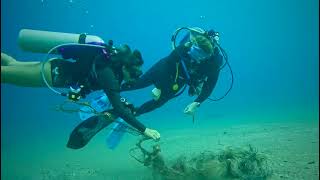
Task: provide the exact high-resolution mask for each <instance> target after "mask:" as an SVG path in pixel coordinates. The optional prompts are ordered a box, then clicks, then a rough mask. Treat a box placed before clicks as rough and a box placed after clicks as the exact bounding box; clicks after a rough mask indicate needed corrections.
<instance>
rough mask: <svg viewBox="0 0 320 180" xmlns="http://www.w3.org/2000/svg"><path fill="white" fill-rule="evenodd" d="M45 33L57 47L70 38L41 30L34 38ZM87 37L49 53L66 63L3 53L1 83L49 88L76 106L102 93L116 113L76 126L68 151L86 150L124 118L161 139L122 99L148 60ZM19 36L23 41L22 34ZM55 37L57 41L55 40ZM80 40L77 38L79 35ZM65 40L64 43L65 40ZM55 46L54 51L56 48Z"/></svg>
mask: <svg viewBox="0 0 320 180" xmlns="http://www.w3.org/2000/svg"><path fill="white" fill-rule="evenodd" d="M32 31H33V30H32ZM31 33H33V32H31ZM41 33H42V34H45V35H46V36H48V37H49V38H48V41H50V40H51V41H52V42H55V43H56V41H57V40H56V38H57V37H59V36H68V34H66V33H60V34H58V35H59V36H57V35H56V34H54V35H53V36H52V34H50V33H51V32H50V33H48V32H44V33H43V32H42V31H37V32H36V33H35V34H36V35H37V36H39V34H40V35H41ZM47 34H49V35H47ZM32 35H34V34H32ZM72 35H73V34H72ZM83 35H84V34H81V35H80V36H79V44H75V45H74V44H72V45H68V44H66V45H58V46H54V47H53V48H52V47H50V48H49V49H51V48H52V49H51V50H50V51H49V52H48V55H49V54H50V53H51V52H58V53H60V55H62V58H53V59H50V60H48V61H46V62H21V61H17V60H15V59H13V58H12V57H10V56H8V55H6V54H4V53H1V83H8V84H15V85H18V86H24V87H44V86H45V85H47V86H48V87H49V88H50V89H51V90H53V91H54V92H56V93H57V94H60V95H63V96H68V98H69V99H71V100H73V101H77V100H78V99H79V98H80V97H84V96H85V95H87V94H89V93H90V92H92V91H97V90H103V91H104V92H105V93H106V95H107V96H108V98H109V101H110V102H111V104H112V106H113V109H112V110H108V111H107V112H105V113H104V115H105V116H103V117H102V116H96V117H93V118H91V119H90V118H89V119H88V120H86V121H84V122H82V123H81V124H80V125H79V126H78V127H76V129H75V130H74V131H73V132H72V133H71V135H70V139H69V142H68V144H67V146H68V147H69V148H73V149H79V148H82V147H83V146H85V145H86V144H87V143H88V141H89V140H90V139H91V137H93V136H94V135H95V134H96V133H97V132H98V131H99V130H101V129H102V128H103V127H105V126H107V125H108V124H110V123H111V122H112V120H113V119H115V118H113V117H115V116H117V117H121V118H122V119H123V120H125V121H126V122H127V123H128V124H130V125H131V126H132V127H134V128H135V129H137V130H138V131H139V132H140V133H141V134H144V135H145V136H147V137H150V138H152V139H159V138H160V134H159V133H158V131H156V130H153V129H149V128H146V127H145V126H144V125H143V124H142V123H140V122H139V121H138V120H137V119H136V117H135V116H134V114H133V113H132V111H131V110H130V108H128V106H127V105H126V102H125V101H123V98H121V96H120V85H121V83H122V81H123V80H124V81H126V82H130V81H134V80H135V79H136V78H138V77H139V76H140V75H141V74H142V73H141V70H140V68H141V65H142V64H143V60H142V56H141V54H140V52H139V51H137V50H135V51H133V52H132V51H131V50H130V48H129V46H128V45H123V46H120V47H117V48H116V47H114V46H113V43H112V42H111V41H110V42H109V44H104V43H96V42H92V43H85V42H81V40H83V39H85V38H86V37H85V35H84V36H83ZM20 36H22V37H23V35H20ZM70 36H71V35H70ZM50 37H52V38H51V39H50ZM72 37H73V36H72ZM76 37H77V38H78V36H76ZM30 39H31V41H32V40H34V39H43V37H41V38H33V37H31V38H30ZM62 39H63V40H64V38H63V37H62ZM65 39H67V38H65ZM69 39H70V38H69ZM77 41H78V39H77ZM39 43H44V45H43V46H45V45H47V44H50V43H47V44H45V43H46V42H39ZM37 45H38V44H37ZM50 45H51V46H52V44H50ZM29 46H32V44H28V47H29ZM56 54H57V53H56ZM48 55H47V56H48ZM71 60H74V61H71ZM41 75H42V78H41ZM53 87H54V88H57V87H58V88H67V87H70V89H71V92H69V93H60V92H58V91H57V90H55V89H54V88H53Z"/></svg>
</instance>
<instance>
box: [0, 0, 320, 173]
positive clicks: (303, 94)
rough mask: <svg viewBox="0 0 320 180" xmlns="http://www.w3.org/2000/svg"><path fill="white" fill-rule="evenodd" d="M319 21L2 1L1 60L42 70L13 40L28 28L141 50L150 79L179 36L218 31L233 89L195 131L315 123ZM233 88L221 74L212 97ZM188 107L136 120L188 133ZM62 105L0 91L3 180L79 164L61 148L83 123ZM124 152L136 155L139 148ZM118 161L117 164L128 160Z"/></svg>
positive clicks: (242, 9) (141, 93)
mask: <svg viewBox="0 0 320 180" xmlns="http://www.w3.org/2000/svg"><path fill="white" fill-rule="evenodd" d="M318 14H319V2H318V1H317V0H281V1H279V0H268V1H267V0H261V1H251V0H242V1H237V0H231V1H213V0H212V1H209V0H197V1H192V0H183V1H182V0H178V1H169V0H162V1H150V0H125V1H112V0H109V1H105V0H94V1H85V0H26V1H21V0H2V1H1V52H5V53H7V54H9V55H11V56H13V57H14V58H16V59H18V60H21V61H41V60H43V58H44V55H43V54H34V53H30V52H24V51H22V50H21V49H19V46H18V44H17V38H18V33H19V31H20V30H21V29H23V28H29V29H36V30H47V31H57V32H67V33H83V32H85V33H88V34H93V35H97V36H99V37H101V38H103V39H104V40H105V41H107V40H109V39H112V40H113V41H114V43H115V45H119V44H124V43H127V44H129V45H130V46H131V47H132V48H133V49H139V50H140V51H141V52H142V55H143V59H144V62H145V64H144V65H143V70H144V71H146V70H147V69H148V68H150V67H151V65H152V64H154V63H155V62H157V61H158V60H159V59H160V58H162V57H164V56H167V55H168V54H169V53H170V51H171V50H172V49H171V42H170V39H171V35H172V33H173V32H174V31H175V30H176V29H177V28H179V27H184V26H187V27H193V26H199V27H202V28H205V29H207V28H213V29H215V30H217V31H219V32H220V42H221V45H222V46H223V47H224V49H225V50H226V51H227V53H228V55H229V61H230V65H231V66H232V70H233V73H234V78H235V80H234V86H233V89H232V91H231V92H230V93H229V95H228V96H227V97H226V98H224V99H223V100H221V101H219V102H210V101H206V102H205V103H203V104H202V105H201V107H200V108H199V109H198V112H197V115H196V121H197V122H199V123H202V125H203V126H210V125H213V126H219V125H223V124H237V123H238V124H241V123H243V122H249V123H250V122H259V121H261V122H262V121H263V122H278V121H282V122H291V121H302V122H317V121H318V118H319V115H318V112H319V111H318V108H319V100H318V99H319V50H318V49H319V23H318V21H319V16H318ZM230 78H231V76H230V71H229V69H228V68H225V69H224V70H223V71H222V73H221V75H220V77H219V81H218V84H217V86H216V88H215V90H214V92H213V94H212V97H220V96H221V95H223V93H224V92H225V91H226V90H227V89H228V87H229V85H230V82H231V79H230ZM152 88H153V87H148V88H146V89H143V90H137V91H132V92H126V93H124V94H123V95H124V96H125V97H127V98H128V99H129V100H130V101H131V102H133V103H134V104H137V105H140V104H141V103H143V102H145V101H146V100H149V99H150V98H151V95H150V94H151V90H152ZM192 100H193V98H191V97H188V95H187V93H184V94H182V95H181V96H180V97H178V98H175V99H173V100H171V101H170V102H168V103H167V104H166V105H164V106H163V107H161V108H160V109H157V110H155V111H153V112H151V113H148V114H146V115H144V116H141V117H140V118H139V120H141V121H142V122H143V123H145V125H146V126H147V127H152V128H154V129H157V130H159V131H160V133H161V132H163V131H165V130H166V129H183V128H191V127H192V120H191V118H190V117H188V116H186V115H184V114H183V109H184V108H185V106H186V105H187V104H188V103H190V102H192ZM62 101H64V98H63V97H59V96H57V95H55V94H54V93H52V92H51V91H50V90H49V89H47V88H39V89H35V88H24V87H17V86H14V85H7V84H1V153H2V155H1V157H2V158H1V159H2V161H1V163H2V167H3V168H4V169H1V171H4V172H5V174H6V176H5V177H13V176H10V175H12V174H10V173H12V172H13V171H14V170H13V169H16V170H17V171H19V170H21V171H19V172H21V176H19V173H18V175H16V176H14V177H16V178H17V179H18V178H21V179H27V178H28V177H29V176H28V175H25V174H28V173H27V171H28V170H26V169H27V168H26V169H25V167H28V166H29V164H32V162H34V164H37V165H34V166H36V167H35V168H34V169H36V168H38V166H42V165H43V166H44V164H46V163H49V164H50V162H51V161H50V160H46V161H45V160H43V159H45V158H44V157H43V156H45V157H47V158H48V159H50V158H49V157H51V158H60V159H63V158H66V157H67V156H71V154H72V155H73V156H74V158H75V159H76V157H77V154H76V153H77V152H75V151H70V150H66V147H65V144H66V142H67V139H68V136H69V133H70V132H71V130H72V129H73V127H75V126H76V125H77V124H78V123H80V120H78V116H77V114H66V113H61V112H57V111H54V110H53V109H54V107H55V106H56V105H58V104H59V103H61V102H62ZM102 136H105V135H102ZM95 143H97V144H98V143H99V144H102V145H101V147H100V146H98V147H100V148H102V149H99V150H98V152H99V153H100V154H103V153H104V151H105V149H106V147H104V146H105V145H104V141H103V140H99V141H95ZM128 143H131V144H132V145H134V143H135V141H134V140H132V141H131V142H128ZM103 148H105V149H103ZM91 150H92V149H91ZM64 151H67V155H66V154H64V153H63V152H64ZM81 151H82V152H83V153H84V154H85V153H86V150H81ZM89 151H90V150H88V152H87V153H88V154H90V153H89ZM73 152H74V153H75V154H74V153H73ZM90 152H91V151H90ZM119 152H122V151H120V150H119ZM119 152H118V154H117V153H114V154H115V156H123V155H124V154H125V153H127V152H126V150H124V151H123V153H119ZM68 153H69V154H68ZM108 153H109V154H111V152H108ZM126 155H127V154H126ZM78 156H80V155H78ZM108 156H109V155H108ZM115 156H114V157H113V158H115ZM81 157H82V155H81ZM97 158H98V157H97ZM41 159H42V160H41ZM79 159H80V158H79ZM53 162H55V161H54V160H53V161H52V163H53ZM19 163H20V164H19ZM81 163H83V162H81V160H80V164H81ZM53 164H54V163H53ZM6 167H8V168H6ZM23 167H24V168H23ZM130 167H131V166H130ZM24 177H25V178H24ZM11 179H12V178H11Z"/></svg>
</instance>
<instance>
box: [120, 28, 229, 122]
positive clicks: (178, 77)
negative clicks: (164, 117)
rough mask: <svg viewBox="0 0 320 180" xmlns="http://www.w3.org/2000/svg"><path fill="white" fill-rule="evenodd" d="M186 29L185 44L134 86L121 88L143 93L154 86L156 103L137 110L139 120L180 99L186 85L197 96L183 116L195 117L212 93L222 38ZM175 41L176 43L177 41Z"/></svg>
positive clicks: (152, 101)
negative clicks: (145, 114) (148, 113)
mask: <svg viewBox="0 0 320 180" xmlns="http://www.w3.org/2000/svg"><path fill="white" fill-rule="evenodd" d="M181 29H182V28H180V29H179V30H181ZM184 29H188V30H189V31H190V33H189V34H188V36H186V37H185V38H184V40H182V41H185V42H183V43H182V44H181V45H179V46H178V47H176V48H175V49H174V50H173V51H172V52H171V53H170V55H168V56H167V57H164V58H162V59H161V60H160V61H158V62H157V63H156V64H154V65H153V66H152V67H151V68H150V69H149V70H148V71H147V72H146V73H144V74H143V75H142V76H141V77H140V78H139V80H137V81H135V83H133V84H132V83H126V84H123V85H122V87H121V90H122V91H129V90H136V89H141V88H145V87H148V86H150V85H152V84H153V85H155V87H156V88H155V89H153V91H152V93H153V95H154V99H152V100H150V101H148V102H146V103H144V104H142V105H141V106H140V107H139V108H137V109H136V112H135V113H136V115H137V116H138V115H141V114H143V113H147V112H150V111H152V110H154V109H156V108H159V107H161V106H162V105H164V104H165V103H166V102H167V101H169V100H170V99H172V98H174V97H177V96H179V95H180V94H182V92H183V90H184V89H185V88H186V85H189V91H188V93H189V95H190V96H193V95H198V97H197V98H196V99H195V100H194V102H192V103H190V104H189V105H188V106H187V107H186V108H185V110H184V113H186V114H190V115H193V114H194V112H195V110H196V108H197V107H199V106H200V104H201V103H202V102H203V101H205V100H206V99H207V98H208V97H209V96H210V94H211V92H212V91H213V89H214V87H215V85H216V83H217V80H218V77H219V71H220V69H221V65H222V61H223V57H222V55H221V54H220V53H219V52H220V50H219V47H220V46H218V40H219V39H218V38H219V35H218V33H217V32H214V31H213V30H210V31H204V30H202V29H200V28H184ZM177 31H178V30H177ZM173 39H174V41H175V37H173ZM174 43H175V42H174Z"/></svg>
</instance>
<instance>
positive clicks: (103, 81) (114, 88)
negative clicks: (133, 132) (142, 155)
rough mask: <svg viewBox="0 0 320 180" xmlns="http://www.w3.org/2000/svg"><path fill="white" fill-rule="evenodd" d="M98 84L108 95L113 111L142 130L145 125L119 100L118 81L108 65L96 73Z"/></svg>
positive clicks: (144, 128)
mask: <svg viewBox="0 0 320 180" xmlns="http://www.w3.org/2000/svg"><path fill="white" fill-rule="evenodd" d="M97 75H98V80H99V83H100V86H101V87H102V88H103V90H104V92H105V93H106V95H107V96H108V98H109V100H110V102H111V104H112V106H113V108H114V110H113V111H114V113H115V114H116V115H118V116H119V117H121V118H122V119H123V120H125V121H126V122H127V123H128V124H130V125H131V126H133V127H134V128H136V129H138V130H139V131H140V132H144V131H145V130H146V127H145V126H144V125H143V124H142V123H140V122H139V121H138V120H137V119H136V118H135V116H134V115H133V114H132V113H131V111H130V109H129V108H127V107H125V105H124V104H123V103H122V102H121V101H120V98H121V96H120V93H119V92H120V87H119V82H118V80H117V79H116V78H115V76H114V74H113V71H112V70H111V69H110V68H109V67H105V68H104V69H102V70H101V71H100V72H98V73H97Z"/></svg>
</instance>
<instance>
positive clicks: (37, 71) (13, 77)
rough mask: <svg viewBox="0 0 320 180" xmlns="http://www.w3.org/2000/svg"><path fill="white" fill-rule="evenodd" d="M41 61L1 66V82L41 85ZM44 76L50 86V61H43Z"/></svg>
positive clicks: (31, 85) (19, 84)
mask: <svg viewBox="0 0 320 180" xmlns="http://www.w3.org/2000/svg"><path fill="white" fill-rule="evenodd" d="M41 69H42V63H40V62H37V63H35V64H33V65H26V66H1V83H8V84H14V85H18V86H25V87H43V86H45V83H44V82H43V79H42V73H41ZM43 71H44V74H45V78H46V80H47V82H48V84H49V85H51V86H52V77H51V63H50V62H49V63H45V65H44V68H43Z"/></svg>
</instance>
